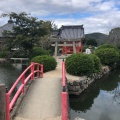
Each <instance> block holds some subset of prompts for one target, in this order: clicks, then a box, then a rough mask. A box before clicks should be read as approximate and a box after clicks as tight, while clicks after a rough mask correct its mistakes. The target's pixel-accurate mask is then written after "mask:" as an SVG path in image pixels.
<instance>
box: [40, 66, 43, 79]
mask: <svg viewBox="0 0 120 120" xmlns="http://www.w3.org/2000/svg"><path fill="white" fill-rule="evenodd" d="M40 77H41V78H43V65H41V70H40Z"/></svg>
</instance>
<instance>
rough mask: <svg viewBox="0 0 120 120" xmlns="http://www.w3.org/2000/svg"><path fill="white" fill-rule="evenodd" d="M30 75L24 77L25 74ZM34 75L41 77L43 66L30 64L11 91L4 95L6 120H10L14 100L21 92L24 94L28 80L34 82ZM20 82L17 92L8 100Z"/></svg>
mask: <svg viewBox="0 0 120 120" xmlns="http://www.w3.org/2000/svg"><path fill="white" fill-rule="evenodd" d="M29 71H30V73H29V74H28V75H27V76H26V73H27V72H29ZM35 74H36V75H37V77H43V65H41V64H38V63H34V62H32V63H31V65H30V66H29V67H27V68H26V69H25V70H24V72H23V73H22V74H21V75H20V76H19V77H18V79H17V80H16V81H15V83H14V84H13V86H12V87H11V89H10V90H9V91H8V92H7V93H6V120H10V111H11V110H12V108H13V106H14V104H15V102H16V100H17V99H18V97H19V95H20V94H21V92H22V93H23V94H25V85H26V83H27V82H28V81H29V80H34V77H35ZM20 82H21V85H20V86H19V88H18V90H17V92H16V93H15V95H14V96H13V98H12V99H11V100H10V98H11V95H12V93H13V91H14V90H15V88H16V87H17V86H18V84H19V83H20Z"/></svg>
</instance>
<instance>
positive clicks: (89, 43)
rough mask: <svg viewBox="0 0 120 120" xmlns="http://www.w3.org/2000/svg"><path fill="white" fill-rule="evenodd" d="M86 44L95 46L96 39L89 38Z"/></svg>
mask: <svg viewBox="0 0 120 120" xmlns="http://www.w3.org/2000/svg"><path fill="white" fill-rule="evenodd" d="M86 44H87V45H92V46H97V41H96V40H95V39H89V40H87V42H86Z"/></svg>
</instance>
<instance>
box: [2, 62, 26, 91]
mask: <svg viewBox="0 0 120 120" xmlns="http://www.w3.org/2000/svg"><path fill="white" fill-rule="evenodd" d="M25 68H26V65H22V64H2V65H0V84H1V83H3V84H5V85H6V87H7V88H8V89H10V88H11V86H12V85H13V84H14V82H15V80H16V79H17V78H18V77H19V75H20V74H21V73H22V71H24V69H25Z"/></svg>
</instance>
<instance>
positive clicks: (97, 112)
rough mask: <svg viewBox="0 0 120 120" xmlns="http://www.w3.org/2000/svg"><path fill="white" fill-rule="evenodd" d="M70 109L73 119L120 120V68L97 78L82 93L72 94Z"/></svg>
mask: <svg viewBox="0 0 120 120" xmlns="http://www.w3.org/2000/svg"><path fill="white" fill-rule="evenodd" d="M70 109H71V110H70V115H71V120H74V119H75V118H76V117H80V118H83V119H85V120H120V69H117V70H116V71H111V72H110V73H109V74H107V75H105V76H103V77H102V78H101V79H100V80H96V81H95V82H94V83H93V84H91V86H90V87H89V88H88V89H87V90H86V91H84V93H82V94H81V95H79V96H70ZM78 120H79V119H78Z"/></svg>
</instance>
